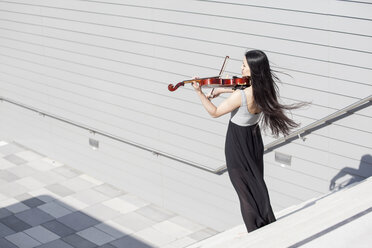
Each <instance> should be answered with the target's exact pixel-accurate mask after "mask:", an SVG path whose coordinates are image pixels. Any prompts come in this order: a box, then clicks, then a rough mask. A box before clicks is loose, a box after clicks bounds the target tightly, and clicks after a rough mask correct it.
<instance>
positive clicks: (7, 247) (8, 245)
mask: <svg viewBox="0 0 372 248" xmlns="http://www.w3.org/2000/svg"><path fill="white" fill-rule="evenodd" d="M0 247H1V248H19V247H17V246H16V245H15V244H13V243H12V242H10V241H8V240H6V239H4V238H0Z"/></svg>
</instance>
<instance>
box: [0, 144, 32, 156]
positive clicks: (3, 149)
mask: <svg viewBox="0 0 372 248" xmlns="http://www.w3.org/2000/svg"><path fill="white" fill-rule="evenodd" d="M24 150H26V149H25V148H24V147H20V146H18V145H16V144H14V143H9V144H7V145H4V146H0V153H2V154H4V155H9V154H13V153H17V152H20V151H24Z"/></svg>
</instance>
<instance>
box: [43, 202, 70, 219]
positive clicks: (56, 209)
mask: <svg viewBox="0 0 372 248" xmlns="http://www.w3.org/2000/svg"><path fill="white" fill-rule="evenodd" d="M38 208H39V209H41V210H43V211H44V212H46V213H48V214H50V215H51V216H53V217H54V218H59V217H62V216H65V215H67V214H69V213H71V212H72V211H71V210H69V209H66V208H64V207H62V206H61V205H59V204H58V201H52V202H48V203H45V204H43V205H41V206H39V207H38Z"/></svg>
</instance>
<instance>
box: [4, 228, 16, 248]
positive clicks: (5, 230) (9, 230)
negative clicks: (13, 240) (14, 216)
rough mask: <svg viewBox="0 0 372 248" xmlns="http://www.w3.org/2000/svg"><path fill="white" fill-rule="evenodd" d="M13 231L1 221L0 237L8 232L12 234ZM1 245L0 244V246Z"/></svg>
mask: <svg viewBox="0 0 372 248" xmlns="http://www.w3.org/2000/svg"><path fill="white" fill-rule="evenodd" d="M14 233H15V231H13V230H12V229H10V228H9V227H7V226H6V225H4V224H3V223H0V238H3V237H5V236H8V235H10V234H14ZM0 247H1V246H0Z"/></svg>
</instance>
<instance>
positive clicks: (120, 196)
mask: <svg viewBox="0 0 372 248" xmlns="http://www.w3.org/2000/svg"><path fill="white" fill-rule="evenodd" d="M216 233H217V231H215V230H212V229H210V228H206V227H205V226H202V225H200V224H198V223H195V222H192V221H190V220H188V219H187V218H184V217H182V216H180V215H177V214H175V213H173V212H171V211H169V210H167V209H164V208H161V207H159V206H156V205H154V204H152V203H150V202H146V201H144V200H143V199H141V198H139V197H137V196H135V195H133V194H130V193H128V192H125V191H123V190H119V189H117V188H115V187H113V186H112V185H110V184H107V183H105V182H101V181H99V180H96V179H95V178H93V177H90V176H89V175H87V174H84V173H82V172H80V171H77V170H75V169H73V168H71V167H69V166H68V165H65V164H62V163H60V162H58V161H53V160H52V159H50V158H48V157H45V156H43V155H40V154H39V153H36V152H34V151H32V150H30V149H28V148H26V147H24V146H22V145H19V144H16V143H14V142H10V143H8V142H6V141H0V247H1V248H13V247H19V248H31V247H38V248H72V247H76V248H93V247H102V248H122V247H123V248H124V247H125V248H150V247H161V248H179V247H185V246H187V245H190V244H192V243H194V242H196V241H198V240H201V239H205V238H207V237H209V236H212V235H214V234H216Z"/></svg>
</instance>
